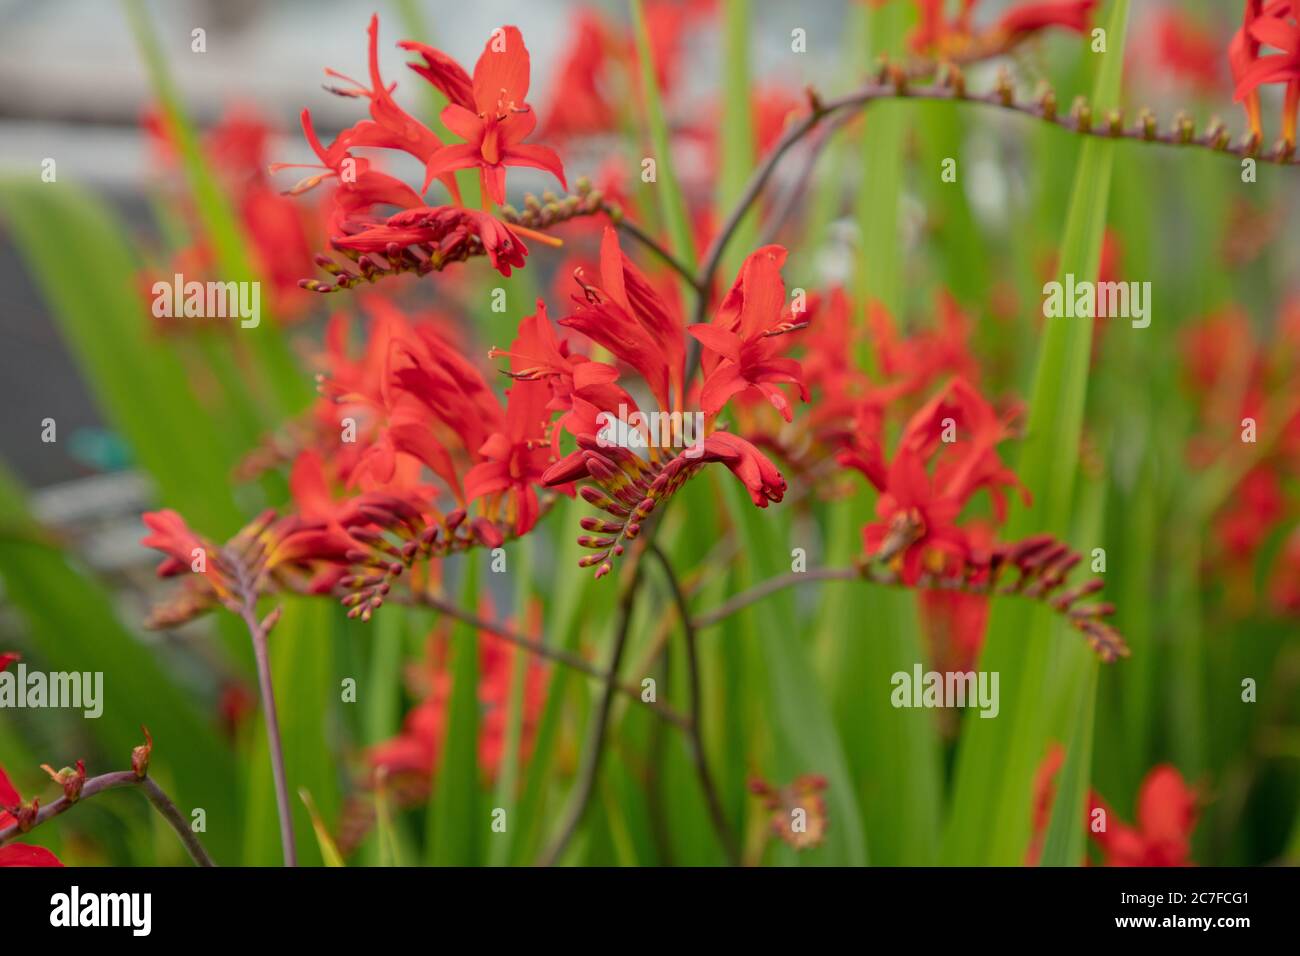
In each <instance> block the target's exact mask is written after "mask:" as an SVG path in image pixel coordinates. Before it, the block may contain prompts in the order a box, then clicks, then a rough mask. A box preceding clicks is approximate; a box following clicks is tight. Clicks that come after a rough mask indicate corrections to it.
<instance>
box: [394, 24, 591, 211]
mask: <svg viewBox="0 0 1300 956" xmlns="http://www.w3.org/2000/svg"><path fill="white" fill-rule="evenodd" d="M401 46H402V47H403V49H407V50H411V51H413V52H415V53H419V54H420V55H422V56H423V57H424V61H425V62H424V64H423V65H421V64H418V63H413V64H410V66H411V68H412V69H413V70H415V71H416V72H417V73H419V74H421V75H422V76H424V77H425V78H426V79H427V80H428V81H429V82H430V83H432V84H433V85H434V86H436V87H438V89H440V90H442V92H443V93H445V94H446V96H447V99H448V100H450V101H451V102H450V103H449V104H448V105H447V107H446V108H445V109H444V110H443V111H442V121H443V123H445V124H446V126H447V128H448V129H449V130H451V131H452V132H453V133H455V134H456V135H457V136H459V137H460V138H461V139H463V140H465V142H464V143H459V144H456V145H453V146H444V147H442V148H441V149H438V150H437V151H435V152H434V153H433V155H431V156H430V157H428V164H427V166H426V170H425V188H426V189H427V188H428V184H429V183H430V182H431V181H432V180H433V179H434V178H435V177H438V176H442V175H445V174H447V173H450V172H453V171H455V170H457V169H473V168H477V169H479V175H480V178H481V180H482V183H483V192H484V194H485V195H486V196H489V197H490V198H491V199H492V201H493V202H495V203H497V204H501V203H504V202H505V201H506V167H507V166H532V167H534V168H536V169H543V170H546V171H547V172H549V173H551V174H552V175H554V176H555V178H556V179H558V180H559V181H560V183H561V184H562V185H564V187H565V188H566V189H567V188H568V184H567V182H566V181H565V178H564V167H563V165H562V164H561V163H560V157H559V156H557V155H556V154H555V151H554V150H552V149H550V148H549V147H546V146H539V145H536V144H530V143H524V142H523V140H524V139H526V138H527V137H528V134H529V133H531V132H532V131H533V127H535V126H536V125H537V116H536V114H535V113H534V112H533V110H532V107H530V106H529V105H528V103H527V102H526V100H527V97H528V80H529V77H528V74H529V59H528V48H527V47H525V46H524V38H523V36H521V35H520V33H519V30H518V28H516V27H512V26H507V27H501V28H499V29H497V30H495V31H493V33H492V36H491V38H490V39H489V40H488V42H487V45H486V46H484V48H483V54H482V55H481V56H480V57H479V58H478V62H477V63H476V64H474V77H473V79H472V80H471V79H470V77H469V75H468V74H467V73H466V72H465V71H464V70H463V69H462V68H461V67H460V65H459V64H457V63H456V62H455V61H454V60H452V59H450V58H449V57H448V56H447V55H446V54H444V53H442V52H441V51H439V50H434V49H432V48H431V47H427V46H425V45H424V44H422V43H414V42H411V41H406V42H403V43H402V44H401Z"/></svg>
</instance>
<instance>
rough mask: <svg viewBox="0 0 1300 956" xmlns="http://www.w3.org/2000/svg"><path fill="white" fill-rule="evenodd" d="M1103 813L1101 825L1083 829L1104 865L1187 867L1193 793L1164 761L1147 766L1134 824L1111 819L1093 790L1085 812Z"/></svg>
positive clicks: (1194, 812) (1109, 811)
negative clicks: (1103, 826)
mask: <svg viewBox="0 0 1300 956" xmlns="http://www.w3.org/2000/svg"><path fill="white" fill-rule="evenodd" d="M1097 809H1102V810H1105V811H1106V829H1105V830H1103V831H1102V832H1100V833H1095V832H1093V831H1092V828H1091V827H1089V833H1090V834H1091V836H1092V839H1093V840H1094V841H1095V842H1096V843H1097V846H1098V847H1099V848H1100V850H1101V853H1102V858H1103V861H1104V864H1105V865H1106V866H1191V865H1192V860H1191V838H1192V831H1193V830H1194V829H1195V828H1196V793H1195V792H1194V791H1193V790H1191V789H1190V788H1189V787H1188V786H1187V785H1186V784H1185V783H1184V782H1183V777H1182V774H1180V773H1179V772H1178V771H1177V769H1175V768H1174V767H1173V766H1171V765H1170V764H1160V765H1159V766H1157V767H1154V768H1152V770H1151V771H1150V773H1148V774H1147V775H1146V778H1145V779H1144V780H1143V781H1142V786H1141V788H1140V789H1139V790H1138V806H1137V826H1136V827H1130V826H1127V825H1125V824H1123V823H1120V822H1119V821H1118V820H1116V819H1115V815H1114V813H1112V812H1111V810H1110V808H1109V807H1107V806H1106V804H1105V802H1104V801H1102V799H1101V798H1100V797H1099V796H1098V795H1097V794H1096V793H1093V794H1091V801H1090V814H1089V816H1090V817H1091V816H1092V813H1091V811H1093V810H1097Z"/></svg>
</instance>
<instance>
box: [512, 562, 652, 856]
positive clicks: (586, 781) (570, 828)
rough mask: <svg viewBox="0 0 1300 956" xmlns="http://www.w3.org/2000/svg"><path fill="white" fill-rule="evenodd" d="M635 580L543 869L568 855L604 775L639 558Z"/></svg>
mask: <svg viewBox="0 0 1300 956" xmlns="http://www.w3.org/2000/svg"><path fill="white" fill-rule="evenodd" d="M631 573H632V578H631V580H630V581H628V583H627V587H626V588H624V590H623V593H622V595H620V597H619V601H618V624H617V627H616V628H615V631H614V646H613V648H611V650H610V654H609V667H608V669H607V670H606V679H605V687H604V689H603V690H602V691H601V694H600V702H599V703H598V704H597V709H596V713H595V715H593V717H592V718H591V725H590V727H589V728H588V730H587V742H586V744H585V745H584V747H583V754H582V767H581V769H580V770H579V773H578V789H577V791H576V792H575V793H574V795H573V797H572V798H571V799H570V802H569V809H568V812H567V814H566V816H565V819H564V823H563V825H562V826H561V827H560V832H559V835H558V836H557V837H556V838H555V842H553V843H552V844H551V845H550V847H548V848H547V849H546V851H545V852H544V853H543V854H542V856H541V858H540V859H539V860H538V864H539V865H540V866H554V865H555V864H556V863H557V862H558V861H559V859H560V857H561V856H562V855H563V854H564V851H565V849H566V848H567V847H568V845H569V842H570V841H571V840H572V839H573V835H574V834H575V833H576V832H577V830H578V826H579V825H580V824H581V823H582V818H583V817H584V816H585V815H586V812H587V805H588V804H589V803H591V794H592V792H593V791H594V790H595V787H596V776H597V775H598V774H599V773H600V764H601V758H602V757H603V756H604V754H605V735H606V732H607V731H608V729H609V716H610V711H611V709H612V707H613V703H614V688H615V687H616V686H617V678H618V668H619V665H620V664H621V663H622V662H623V652H624V651H625V650H626V649H627V639H628V634H629V632H630V631H631V630H632V612H633V610H634V609H635V607H636V596H637V591H638V590H639V587H640V584H641V556H640V555H638V556H637V558H636V562H635V565H634V567H633V569H632V572H631Z"/></svg>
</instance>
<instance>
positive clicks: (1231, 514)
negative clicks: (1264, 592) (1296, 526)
mask: <svg viewBox="0 0 1300 956" xmlns="http://www.w3.org/2000/svg"><path fill="white" fill-rule="evenodd" d="M1285 510H1286V498H1285V496H1284V495H1283V493H1282V483H1281V481H1280V479H1279V478H1278V475H1277V472H1275V471H1274V470H1273V469H1272V468H1270V467H1268V466H1263V465H1260V466H1256V467H1255V468H1252V469H1251V470H1250V471H1249V472H1248V473H1247V474H1246V476H1245V477H1244V478H1242V480H1241V482H1240V483H1239V484H1238V485H1237V487H1236V489H1235V491H1234V492H1233V495H1232V497H1231V504H1230V506H1229V508H1228V509H1227V510H1225V511H1224V512H1223V513H1222V514H1221V515H1219V517H1218V518H1217V520H1216V521H1215V533H1216V536H1217V537H1218V539H1219V543H1220V545H1221V546H1222V547H1223V549H1224V551H1225V552H1226V553H1227V555H1228V558H1229V559H1230V560H1231V561H1233V562H1234V563H1242V562H1249V561H1250V560H1252V559H1253V558H1254V556H1255V554H1256V552H1257V551H1258V550H1259V547H1260V545H1261V544H1263V543H1264V540H1265V539H1266V538H1267V537H1268V536H1269V535H1270V534H1271V533H1272V532H1273V529H1274V528H1275V527H1277V522H1278V521H1279V520H1281V518H1282V515H1283V513H1284V512H1285Z"/></svg>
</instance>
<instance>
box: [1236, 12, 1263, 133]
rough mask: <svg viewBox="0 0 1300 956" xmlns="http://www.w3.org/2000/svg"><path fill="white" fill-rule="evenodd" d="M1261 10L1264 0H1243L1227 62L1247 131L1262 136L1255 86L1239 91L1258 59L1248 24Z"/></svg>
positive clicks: (1255, 44) (1254, 41) (1256, 46)
mask: <svg viewBox="0 0 1300 956" xmlns="http://www.w3.org/2000/svg"><path fill="white" fill-rule="evenodd" d="M1263 11H1264V0H1246V3H1245V7H1244V9H1243V10H1242V19H1241V28H1240V29H1239V30H1237V32H1236V33H1234V34H1233V36H1232V42H1231V43H1229V44H1228V65H1229V66H1230V67H1231V68H1232V85H1233V87H1234V89H1235V99H1236V100H1237V102H1239V103H1241V104H1242V106H1243V107H1244V108H1245V110H1246V118H1247V120H1249V122H1250V131H1251V133H1252V134H1253V135H1254V136H1255V137H1257V138H1261V139H1262V138H1263V136H1264V125H1263V122H1262V120H1261V119H1260V109H1259V88H1258V86H1256V87H1253V88H1251V89H1249V90H1246V91H1244V92H1243V91H1242V84H1243V83H1244V82H1245V80H1246V77H1247V76H1248V75H1249V74H1250V71H1251V69H1252V68H1253V67H1254V66H1255V64H1256V63H1258V62H1259V46H1260V44H1259V40H1257V39H1255V37H1254V35H1252V33H1251V30H1250V28H1251V26H1252V25H1253V24H1254V22H1255V20H1257V19H1258V18H1259V16H1260V14H1261V13H1263Z"/></svg>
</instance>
